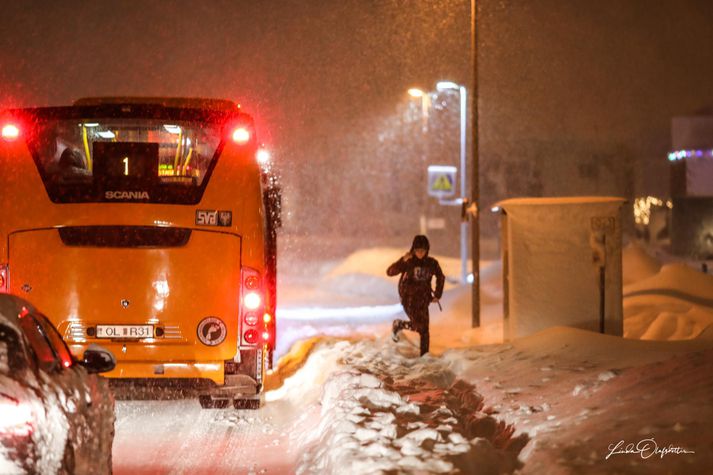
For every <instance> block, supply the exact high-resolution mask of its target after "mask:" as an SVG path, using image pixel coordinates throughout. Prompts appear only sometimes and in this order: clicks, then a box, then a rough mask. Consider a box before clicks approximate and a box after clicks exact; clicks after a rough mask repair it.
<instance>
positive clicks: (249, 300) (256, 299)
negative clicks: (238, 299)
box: [243, 292, 262, 310]
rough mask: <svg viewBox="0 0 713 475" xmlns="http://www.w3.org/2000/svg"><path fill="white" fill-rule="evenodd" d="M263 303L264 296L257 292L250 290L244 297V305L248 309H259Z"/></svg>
mask: <svg viewBox="0 0 713 475" xmlns="http://www.w3.org/2000/svg"><path fill="white" fill-rule="evenodd" d="M261 304H262V298H261V297H260V294H259V293H257V292H248V293H247V294H245V297H244V298H243V305H244V306H245V308H246V309H247V310H257V309H258V308H260V305H261Z"/></svg>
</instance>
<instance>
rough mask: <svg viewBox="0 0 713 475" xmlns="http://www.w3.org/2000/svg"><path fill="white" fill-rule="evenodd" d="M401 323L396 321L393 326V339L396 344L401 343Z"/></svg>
mask: <svg viewBox="0 0 713 475" xmlns="http://www.w3.org/2000/svg"><path fill="white" fill-rule="evenodd" d="M400 322H401V321H400V320H394V323H392V324H391V339H392V340H394V342H397V341H399V331H401V325H400Z"/></svg>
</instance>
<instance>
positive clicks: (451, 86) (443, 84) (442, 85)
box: [436, 81, 460, 91]
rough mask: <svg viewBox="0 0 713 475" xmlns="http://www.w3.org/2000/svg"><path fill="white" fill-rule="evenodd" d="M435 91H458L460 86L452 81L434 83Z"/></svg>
mask: <svg viewBox="0 0 713 475" xmlns="http://www.w3.org/2000/svg"><path fill="white" fill-rule="evenodd" d="M436 89H438V90H439V91H445V90H446V89H460V86H459V85H458V84H456V83H454V82H453V81H440V82H438V83H436Z"/></svg>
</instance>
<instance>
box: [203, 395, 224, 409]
mask: <svg viewBox="0 0 713 475" xmlns="http://www.w3.org/2000/svg"><path fill="white" fill-rule="evenodd" d="M198 402H199V403H200V405H201V407H202V408H203V409H225V408H226V407H228V406H229V405H230V400H228V399H213V398H212V397H210V396H205V395H201V396H198Z"/></svg>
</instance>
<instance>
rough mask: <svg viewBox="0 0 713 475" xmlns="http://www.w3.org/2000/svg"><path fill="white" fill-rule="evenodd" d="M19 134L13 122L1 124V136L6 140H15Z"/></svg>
mask: <svg viewBox="0 0 713 475" xmlns="http://www.w3.org/2000/svg"><path fill="white" fill-rule="evenodd" d="M19 136H20V129H19V127H18V126H16V125H15V124H5V125H3V126H2V138H3V140H5V141H7V142H11V141H13V140H16V139H17V138H18V137H19Z"/></svg>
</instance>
